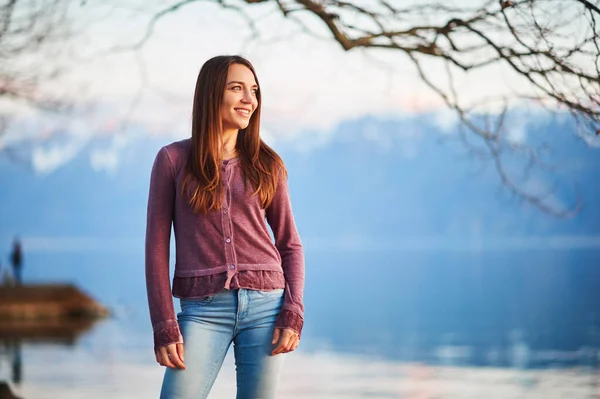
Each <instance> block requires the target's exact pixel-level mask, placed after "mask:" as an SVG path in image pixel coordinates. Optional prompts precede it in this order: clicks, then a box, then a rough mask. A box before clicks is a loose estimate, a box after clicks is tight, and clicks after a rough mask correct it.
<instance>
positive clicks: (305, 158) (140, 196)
mask: <svg viewBox="0 0 600 399" xmlns="http://www.w3.org/2000/svg"><path fill="white" fill-rule="evenodd" d="M568 127H569V126H568V124H567V122H556V121H555V122H550V121H549V122H547V123H542V122H539V121H537V122H536V124H535V125H532V126H529V125H528V126H524V127H522V128H523V129H524V130H525V133H526V135H525V138H524V139H525V140H527V142H528V143H533V145H535V146H540V145H541V143H542V142H543V141H547V142H548V143H549V144H550V145H551V148H550V149H549V150H546V151H545V152H542V153H540V155H539V159H540V160H543V161H550V162H552V163H554V164H556V165H557V167H558V169H557V170H556V171H553V172H548V173H546V174H541V175H534V176H537V177H535V178H532V179H531V181H530V182H528V183H527V184H528V185H529V187H532V188H538V189H542V188H544V187H551V183H550V182H551V181H552V180H551V178H552V177H558V181H559V182H560V184H559V185H558V186H557V187H556V188H555V189H554V190H553V191H552V194H551V195H552V196H553V197H552V198H551V201H554V203H555V204H560V203H563V204H566V205H569V204H571V203H572V202H573V200H574V197H575V196H574V193H575V191H574V187H577V189H578V190H579V193H580V195H581V198H582V200H583V209H582V211H581V212H580V213H579V214H578V215H577V216H576V217H574V218H567V219H557V218H554V217H551V216H548V215H547V214H544V213H543V212H541V211H539V210H538V209H536V208H535V207H532V206H531V205H529V204H526V203H523V202H522V201H521V200H520V199H519V198H517V197H515V196H513V195H512V194H510V193H509V191H508V190H506V189H505V188H504V187H503V186H502V184H501V182H500V179H499V177H498V174H497V173H496V172H495V171H494V170H493V167H492V166H493V165H492V164H491V162H490V161H481V160H478V159H477V157H476V156H475V155H473V154H472V153H470V152H469V151H468V150H466V149H465V147H464V145H463V144H461V142H460V140H458V136H457V134H455V133H452V132H449V131H448V129H443V128H441V127H440V126H439V125H438V124H436V123H435V121H433V118H432V117H431V116H427V115H421V116H417V117H410V118H409V117H403V118H397V119H394V118H389V119H382V118H375V117H363V118H360V119H357V120H353V121H347V122H345V123H342V124H340V125H339V126H338V127H337V128H336V129H334V130H333V131H332V132H329V133H328V134H327V135H319V134H317V133H316V132H306V134H305V135H304V137H303V136H302V135H300V136H299V137H297V138H295V139H293V140H278V141H276V142H275V143H274V144H273V146H274V147H275V148H276V149H277V150H278V151H279V153H280V154H281V155H282V157H283V158H284V161H285V162H286V165H287V167H288V170H289V175H290V189H291V192H292V200H293V205H294V208H295V215H296V219H297V224H298V227H299V229H300V231H301V234H302V236H303V237H304V239H305V242H306V244H307V245H314V246H315V248H317V247H327V246H337V247H339V248H345V247H349V248H352V247H356V246H358V247H360V246H361V245H362V246H366V247H373V246H375V247H377V246H388V245H405V246H406V245H408V246H412V245H414V246H419V245H423V242H425V243H426V244H425V247H424V248H427V245H433V246H435V245H438V246H449V247H452V246H458V247H460V246H468V245H475V244H477V243H479V244H481V243H482V241H481V240H484V241H483V243H484V244H485V242H488V243H492V242H493V240H494V238H498V237H503V238H506V237H512V238H515V237H517V238H518V237H524V236H528V237H532V236H533V237H540V236H556V235H559V236H571V237H572V236H576V237H579V236H595V235H598V234H599V233H600V206H599V205H598V204H600V189H599V186H598V180H597V171H598V170H600V156H599V155H600V150H598V149H592V148H590V147H588V146H587V145H586V144H585V143H583V141H582V140H580V139H578V138H577V137H575V136H573V134H572V133H565V130H566V129H567V128H568ZM453 129H454V128H453ZM323 137H325V138H326V139H323ZM521 139H523V138H521ZM319 140H321V142H320V143H319ZM169 141H172V140H169V139H164V138H162V139H161V138H156V137H147V138H144V139H143V140H137V141H133V142H131V143H129V144H128V145H127V146H125V147H124V148H121V149H120V150H119V151H120V152H119V153H118V154H116V155H115V154H113V156H118V162H117V163H115V162H113V164H114V165H116V169H115V170H114V171H113V172H112V173H108V172H106V171H97V170H96V169H98V168H97V165H95V168H93V167H92V164H93V163H91V162H90V159H91V156H92V155H91V154H94V153H95V154H96V156H97V152H98V149H103V148H108V147H110V139H109V138H105V139H102V140H92V141H90V142H88V143H87V144H86V145H85V146H84V147H83V148H82V149H81V150H80V151H79V153H78V154H77V155H76V156H74V157H73V158H72V159H71V161H70V162H68V163H66V164H65V165H62V166H61V167H59V168H58V169H57V170H55V171H53V172H51V173H48V174H41V175H40V174H36V173H33V172H32V171H31V170H30V169H28V168H24V167H23V166H22V165H20V164H15V163H11V162H10V161H8V160H6V159H0V185H1V187H2V190H1V192H0V220H2V223H1V225H0V240H2V241H4V242H6V241H7V240H10V239H11V237H12V236H13V235H14V234H20V235H22V236H43V237H99V238H101V237H110V238H114V237H141V236H142V235H143V232H144V228H145V211H146V200H147V193H148V180H149V173H150V168H151V165H152V162H153V159H154V156H155V154H156V152H157V150H158V149H159V148H160V146H162V145H164V144H166V143H168V142H169ZM96 161H97V160H96ZM113 161H114V160H113ZM96 163H98V162H96ZM114 165H113V166H114ZM506 166H507V169H508V170H511V171H517V172H519V173H520V174H522V173H523V171H524V170H525V168H524V167H523V164H522V162H521V161H518V160H517V159H516V157H508V158H507V159H506ZM516 175H517V176H519V174H516ZM403 240H404V241H403ZM474 240H475V241H474ZM477 240H480V241H477ZM490 240H491V241H490ZM402 242H404V244H401V243H402ZM469 243H470V244H469ZM473 243H475V244H473ZM517 243H518V240H517ZM479 244H478V245H479ZM490 245H491V244H490ZM599 245H600V244H599Z"/></svg>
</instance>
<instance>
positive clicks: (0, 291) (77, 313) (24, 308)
mask: <svg viewBox="0 0 600 399" xmlns="http://www.w3.org/2000/svg"><path fill="white" fill-rule="evenodd" d="M108 315H109V311H108V309H106V308H105V307H104V306H102V305H101V304H100V303H98V302H96V301H95V300H94V299H92V298H91V297H90V296H88V295H86V294H85V293H83V292H82V291H81V290H79V289H78V288H77V287H75V286H74V285H70V284H44V285H24V286H10V287H6V286H0V339H7V338H10V337H15V338H20V339H25V340H29V339H33V340H35V339H36V337H37V338H41V337H45V338H50V337H56V338H59V339H60V338H61V337H62V338H64V339H67V340H68V339H69V337H74V336H77V335H78V334H79V333H80V332H83V331H85V330H87V329H89V328H90V327H91V326H92V324H93V323H94V322H95V321H96V320H97V319H101V318H105V317H107V316H108Z"/></svg>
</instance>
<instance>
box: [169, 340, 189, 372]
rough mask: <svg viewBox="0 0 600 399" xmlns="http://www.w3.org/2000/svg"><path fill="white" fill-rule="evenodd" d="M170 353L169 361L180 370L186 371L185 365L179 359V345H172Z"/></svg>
mask: <svg viewBox="0 0 600 399" xmlns="http://www.w3.org/2000/svg"><path fill="white" fill-rule="evenodd" d="M167 350H168V351H169V360H171V362H172V363H173V364H174V365H175V366H176V367H178V368H180V369H183V370H185V364H183V361H182V360H181V359H180V358H179V353H177V344H171V345H169V346H168V347H167Z"/></svg>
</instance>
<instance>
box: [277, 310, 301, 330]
mask: <svg viewBox="0 0 600 399" xmlns="http://www.w3.org/2000/svg"><path fill="white" fill-rule="evenodd" d="M303 326H304V319H303V318H302V316H300V315H299V314H298V313H294V312H292V311H290V310H282V311H281V312H279V317H277V321H275V327H276V328H289V329H291V330H294V331H296V332H297V333H298V335H300V336H301V335H302V327H303Z"/></svg>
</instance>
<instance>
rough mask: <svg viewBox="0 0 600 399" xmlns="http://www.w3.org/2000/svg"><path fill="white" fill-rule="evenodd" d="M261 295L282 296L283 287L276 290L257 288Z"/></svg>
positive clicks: (266, 296)
mask: <svg viewBox="0 0 600 399" xmlns="http://www.w3.org/2000/svg"><path fill="white" fill-rule="evenodd" d="M256 293H257V294H258V295H259V296H262V297H265V298H274V299H276V298H281V297H282V296H283V288H276V289H274V290H256Z"/></svg>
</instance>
